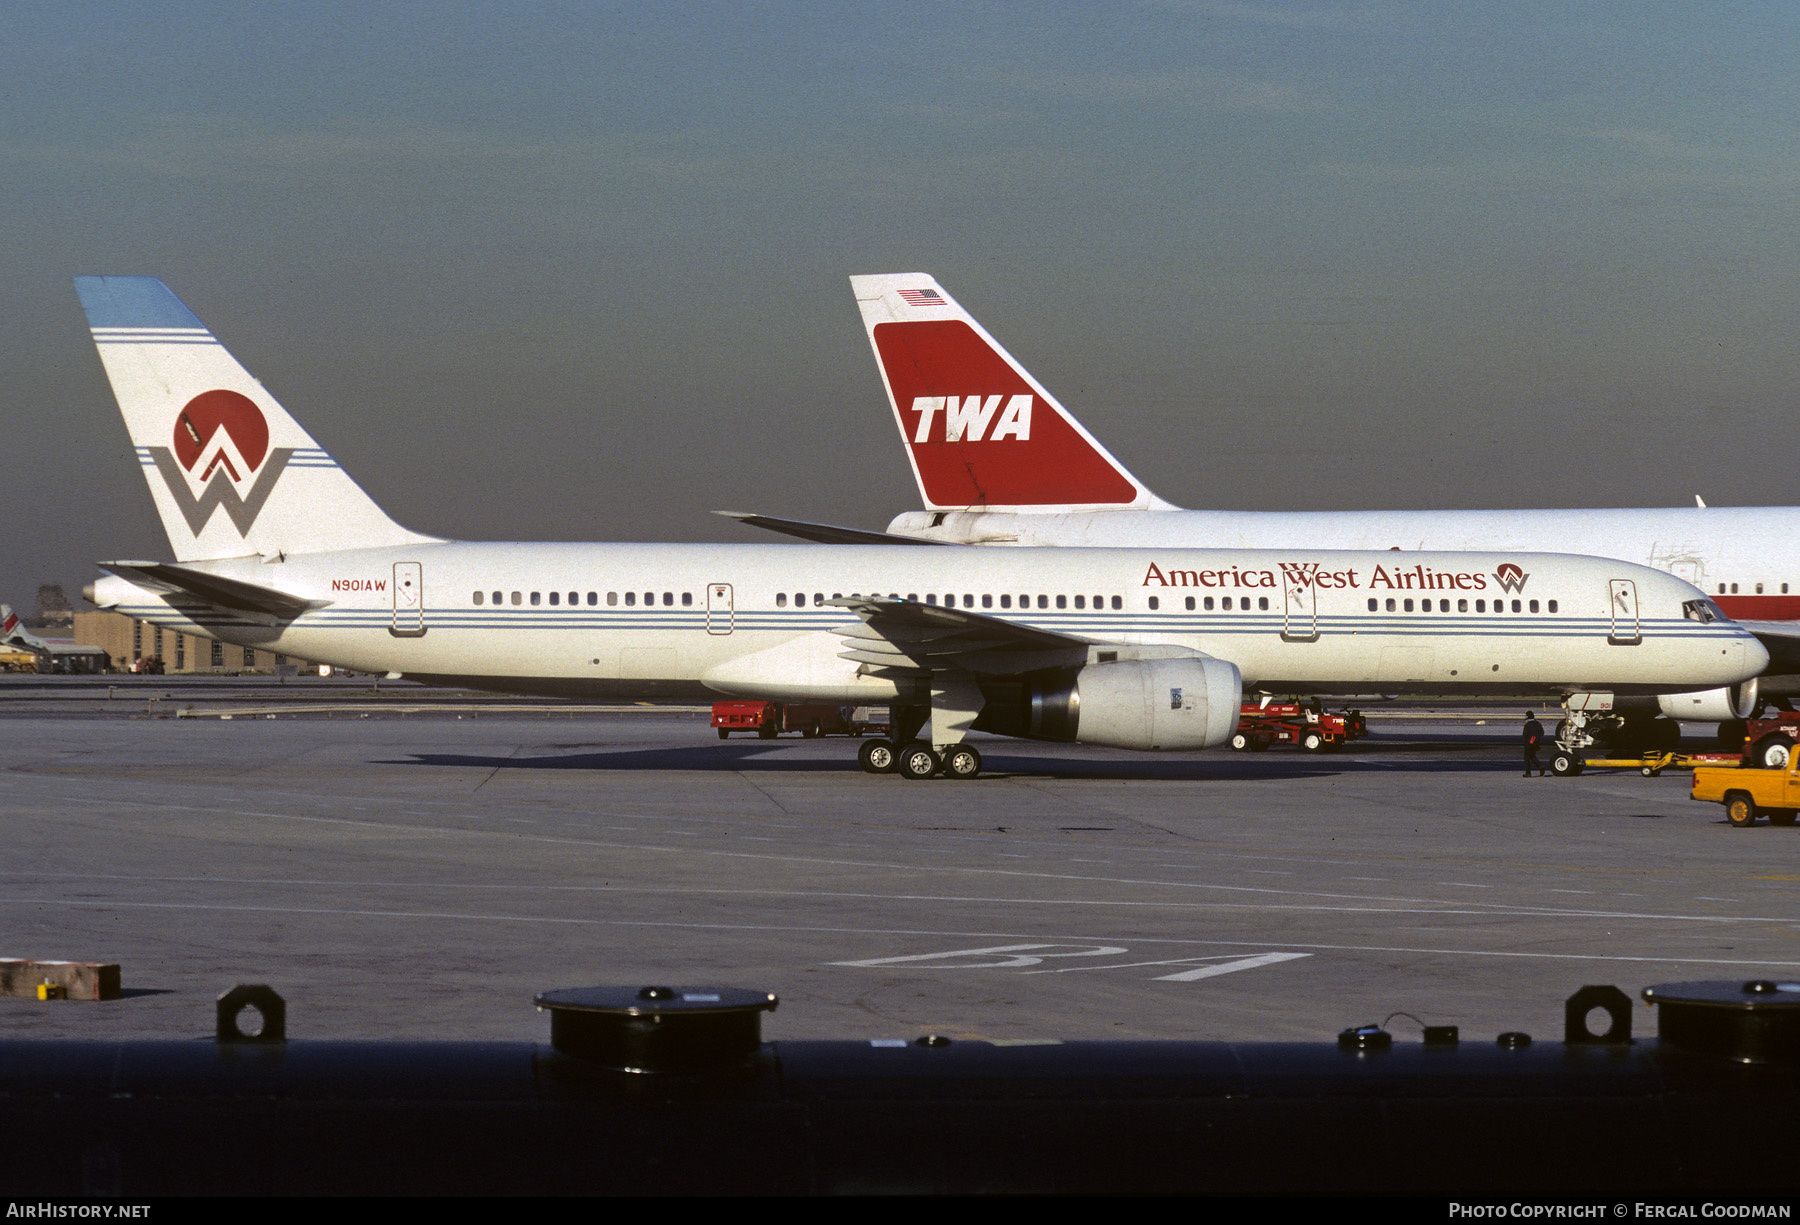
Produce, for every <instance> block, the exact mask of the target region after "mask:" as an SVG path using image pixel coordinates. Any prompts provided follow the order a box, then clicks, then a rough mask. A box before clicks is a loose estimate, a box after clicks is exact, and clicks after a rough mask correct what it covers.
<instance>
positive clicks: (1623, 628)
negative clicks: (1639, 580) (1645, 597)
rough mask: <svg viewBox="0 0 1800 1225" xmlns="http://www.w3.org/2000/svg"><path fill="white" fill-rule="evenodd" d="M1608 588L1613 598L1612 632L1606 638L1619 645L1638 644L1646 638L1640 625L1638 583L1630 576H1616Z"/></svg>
mask: <svg viewBox="0 0 1800 1225" xmlns="http://www.w3.org/2000/svg"><path fill="white" fill-rule="evenodd" d="M1607 590H1608V595H1609V596H1610V597H1611V599H1612V632H1611V633H1610V634H1608V635H1607V636H1606V640H1607V641H1608V642H1610V643H1612V644H1613V645H1614V646H1618V647H1629V646H1636V645H1637V644H1638V643H1640V642H1642V641H1643V639H1644V634H1643V631H1642V629H1640V628H1639V626H1638V602H1637V584H1636V583H1635V582H1633V581H1632V580H1631V579H1628V578H1616V579H1613V580H1612V581H1611V582H1610V583H1609V584H1608V585H1607Z"/></svg>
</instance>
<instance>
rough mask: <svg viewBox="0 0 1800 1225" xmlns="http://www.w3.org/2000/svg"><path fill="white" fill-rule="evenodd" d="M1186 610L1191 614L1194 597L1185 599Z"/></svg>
mask: <svg viewBox="0 0 1800 1225" xmlns="http://www.w3.org/2000/svg"><path fill="white" fill-rule="evenodd" d="M1187 610H1188V611H1189V612H1193V611H1194V597H1193V596H1189V597H1188V598H1187Z"/></svg>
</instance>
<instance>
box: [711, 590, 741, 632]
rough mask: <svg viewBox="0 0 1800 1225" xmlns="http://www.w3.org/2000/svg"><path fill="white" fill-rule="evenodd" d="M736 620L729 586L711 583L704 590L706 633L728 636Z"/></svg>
mask: <svg viewBox="0 0 1800 1225" xmlns="http://www.w3.org/2000/svg"><path fill="white" fill-rule="evenodd" d="M735 619H736V609H735V608H733V606H732V598H731V584H730V583H711V584H709V585H708V586H707V588H706V632H707V633H709V634H729V633H730V632H731V629H732V622H733V621H734V620H735Z"/></svg>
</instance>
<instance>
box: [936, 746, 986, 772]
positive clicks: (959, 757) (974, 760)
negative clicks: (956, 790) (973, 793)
mask: <svg viewBox="0 0 1800 1225" xmlns="http://www.w3.org/2000/svg"><path fill="white" fill-rule="evenodd" d="M980 773H981V754H980V753H977V752H976V751H975V750H974V748H972V747H971V746H969V745H966V744H959V745H956V746H955V747H953V748H951V749H949V750H948V751H947V752H945V754H944V777H945V778H955V779H968V778H975V777H976V776H977V775H979V774H980Z"/></svg>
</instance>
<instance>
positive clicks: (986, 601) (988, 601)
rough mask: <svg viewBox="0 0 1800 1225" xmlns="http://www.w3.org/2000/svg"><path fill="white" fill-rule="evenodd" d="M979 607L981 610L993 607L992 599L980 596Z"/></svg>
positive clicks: (989, 596)
mask: <svg viewBox="0 0 1800 1225" xmlns="http://www.w3.org/2000/svg"><path fill="white" fill-rule="evenodd" d="M981 606H982V607H983V608H992V607H993V606H994V597H993V596H991V595H984V596H982V597H981Z"/></svg>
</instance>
